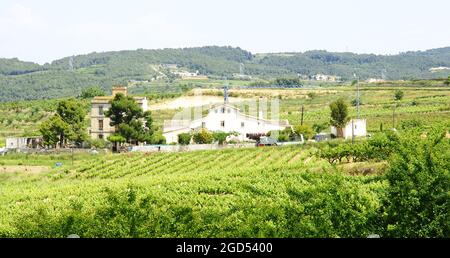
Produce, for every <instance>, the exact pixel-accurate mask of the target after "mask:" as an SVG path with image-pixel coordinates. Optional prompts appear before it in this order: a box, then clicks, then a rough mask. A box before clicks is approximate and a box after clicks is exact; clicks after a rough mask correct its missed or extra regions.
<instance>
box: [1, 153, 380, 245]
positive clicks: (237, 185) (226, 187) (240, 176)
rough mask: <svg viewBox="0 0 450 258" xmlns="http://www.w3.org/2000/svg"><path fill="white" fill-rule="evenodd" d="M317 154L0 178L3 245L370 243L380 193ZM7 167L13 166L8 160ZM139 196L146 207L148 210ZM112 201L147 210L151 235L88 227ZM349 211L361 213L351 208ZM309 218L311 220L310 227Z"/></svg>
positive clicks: (173, 157)
mask: <svg viewBox="0 0 450 258" xmlns="http://www.w3.org/2000/svg"><path fill="white" fill-rule="evenodd" d="M315 151H316V150H315V149H314V148H307V149H303V148H301V147H299V146H290V147H281V148H272V147H268V148H252V149H236V150H229V149H227V150H219V151H194V152H187V153H157V154H139V153H132V154H120V155H111V154H106V155H102V156H101V157H95V158H92V157H91V158H90V157H76V158H75V159H76V160H75V164H74V166H70V165H68V166H67V167H64V166H63V167H59V168H52V169H50V171H49V172H48V173H43V174H41V175H34V176H27V177H25V176H21V175H20V174H16V175H2V176H3V178H2V179H3V180H1V181H0V182H1V183H0V186H1V188H0V189H1V190H0V191H1V192H0V193H1V194H0V203H1V207H0V212H1V214H0V215H1V216H0V218H1V219H0V235H3V236H26V237H35V236H56V237H65V235H66V234H70V233H76V234H79V235H80V236H84V237H88V236H90V237H105V236H110V237H125V236H139V237H143V236H144V237H180V236H186V237H193V236H197V237H198V236H200V237H207V236H214V237H220V236H223V237H225V236H228V237H232V236H248V237H268V236H326V235H332V236H358V235H360V236H363V235H364V234H368V233H370V232H368V231H367V230H368V229H366V228H364V227H365V223H367V218H366V215H365V214H367V213H368V212H371V211H373V210H375V209H376V208H377V207H378V206H379V201H377V195H378V194H379V193H380V190H382V189H383V187H384V183H382V182H381V181H378V180H375V181H373V179H374V178H375V177H373V176H367V177H358V176H356V177H350V176H345V175H344V174H343V173H342V172H339V171H338V170H336V168H333V167H332V166H331V165H330V164H329V163H328V162H327V161H326V160H323V159H319V158H317V157H316V155H314V152H315ZM36 155H38V154H36ZM14 158H19V156H17V157H13V159H14ZM34 158H37V159H38V158H39V157H38V156H36V157H28V162H30V163H32V162H33V159H34ZM1 159H2V158H0V160H1ZM24 160H25V159H22V160H21V162H22V163H25V161H24ZM81 160H83V162H80V161H81ZM67 163H69V162H67ZM3 164H12V161H11V160H10V161H9V162H7V160H6V158H4V159H3ZM69 164H70V163H69ZM111 192H112V193H113V194H111ZM114 193H115V194H114ZM129 194H133V195H134V194H135V195H136V196H134V197H133V198H136V199H133V200H130V199H129V198H131V197H130V196H128V195H129ZM127 196H128V197H127ZM144 196H145V198H150V199H149V200H146V201H145V203H144V199H145V198H144ZM111 198H112V199H111ZM127 198H128V199H127ZM140 198H144V199H140ZM303 198H306V199H307V202H305V201H303ZM110 201H111V202H113V203H115V202H122V201H124V202H125V203H121V204H120V205H125V206H123V207H122V208H120V209H121V210H122V209H125V210H122V211H123V212H128V211H126V209H128V208H129V209H137V210H139V212H143V211H142V210H141V208H142V207H143V206H142V205H144V204H145V205H148V206H149V207H148V210H146V211H147V212H150V213H151V214H141V215H142V216H144V215H145V218H146V219H145V221H144V222H142V223H144V224H143V225H142V226H143V227H144V228H145V227H147V230H148V231H137V232H130V231H127V230H128V229H127V230H125V229H123V230H124V231H122V230H121V229H120V228H119V229H117V226H118V225H115V226H116V228H115V229H114V230H113V229H112V228H111V229H108V228H109V226H107V225H97V226H95V225H93V224H90V223H91V222H92V223H94V224H95V223H96V222H97V220H96V219H95V218H96V217H95V216H98V214H97V215H95V214H96V212H100V211H102V212H105V210H103V208H104V204H105V202H106V203H108V202H110ZM147 202H148V203H147ZM335 202H339V203H341V204H342V205H345V206H348V208H349V209H348V212H349V213H351V214H347V215H344V214H343V215H342V216H351V217H352V218H354V219H355V220H357V221H352V223H356V224H354V225H349V227H345V228H344V227H342V228H340V227H341V226H342V225H340V224H341V223H344V224H345V223H348V222H346V221H345V220H342V221H340V222H337V223H339V225H338V224H335V223H336V222H334V221H333V220H334V218H333V217H334V216H332V214H321V213H322V212H324V211H325V210H326V209H329V208H330V207H331V206H330V207H327V206H329V205H335V204H336V203H335ZM113 203H112V204H111V205H113ZM115 205H119V203H115ZM353 206H354V207H359V208H357V209H356V210H354V209H353V208H350V207H353ZM110 208H111V207H110ZM110 212H112V211H110ZM116 212H121V211H119V210H117V211H116ZM284 212H286V213H289V212H296V213H299V212H300V213H301V212H304V213H306V214H308V216H306V217H304V219H303V220H300V221H296V222H295V223H294V224H292V223H291V222H289V221H286V219H294V217H291V215H288V214H284ZM313 214H316V215H317V216H316V217H309V216H312V215H313ZM122 215H123V214H122ZM67 216H69V217H70V218H69V217H67ZM78 216H79V217H78ZM91 216H94V217H91ZM124 216H125V215H123V216H120V218H116V219H118V220H117V221H116V220H113V221H110V222H108V223H113V224H114V223H119V224H120V223H125V221H122V222H120V221H119V220H121V219H129V218H126V216H125V217H124ZM147 216H150V217H151V219H150V218H148V217H147ZM285 216H286V218H285ZM282 217H283V218H282ZM90 220H92V221H90ZM60 223H62V224H60ZM79 223H81V224H79ZM127 223H128V222H127ZM279 223H282V224H279ZM63 224H64V225H63ZM111 226H112V227H113V225H112V224H111ZM122 226H124V225H122ZM122 226H120V227H122ZM350 226H351V227H350ZM99 227H101V228H99ZM290 227H291V228H290ZM292 227H296V229H295V230H294V229H293V228H292ZM297 227H298V228H297ZM144 228H141V229H140V230H143V229H144ZM289 228H290V229H289ZM319 229H320V230H319Z"/></svg>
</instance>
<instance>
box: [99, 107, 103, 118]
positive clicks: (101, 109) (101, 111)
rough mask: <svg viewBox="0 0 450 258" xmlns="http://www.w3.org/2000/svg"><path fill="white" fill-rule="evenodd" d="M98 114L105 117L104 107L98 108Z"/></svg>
mask: <svg viewBox="0 0 450 258" xmlns="http://www.w3.org/2000/svg"><path fill="white" fill-rule="evenodd" d="M98 114H99V115H100V116H103V106H99V107H98Z"/></svg>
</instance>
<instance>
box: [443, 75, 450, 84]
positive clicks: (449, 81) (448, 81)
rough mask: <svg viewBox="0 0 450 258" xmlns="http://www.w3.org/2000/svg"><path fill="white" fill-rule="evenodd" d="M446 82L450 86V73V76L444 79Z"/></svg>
mask: <svg viewBox="0 0 450 258" xmlns="http://www.w3.org/2000/svg"><path fill="white" fill-rule="evenodd" d="M444 84H445V85H446V86H450V75H449V76H448V78H447V80H445V81H444Z"/></svg>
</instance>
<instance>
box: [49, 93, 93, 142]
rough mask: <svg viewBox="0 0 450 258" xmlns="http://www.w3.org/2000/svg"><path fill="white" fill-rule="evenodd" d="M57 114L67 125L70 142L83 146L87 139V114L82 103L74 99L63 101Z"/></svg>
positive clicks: (58, 107) (57, 109) (59, 104)
mask: <svg viewBox="0 0 450 258" xmlns="http://www.w3.org/2000/svg"><path fill="white" fill-rule="evenodd" d="M56 113H57V114H58V115H59V116H60V117H61V119H62V120H63V121H64V122H65V123H66V124H67V127H68V130H69V132H67V133H66V134H67V136H68V140H70V141H73V142H74V143H75V144H76V145H78V146H79V145H81V144H82V143H83V141H85V140H86V139H87V133H86V123H85V117H86V113H87V112H86V109H85V108H84V107H83V106H82V105H81V102H79V101H77V100H76V99H74V98H71V99H67V100H62V101H60V102H59V103H58V106H57V108H56Z"/></svg>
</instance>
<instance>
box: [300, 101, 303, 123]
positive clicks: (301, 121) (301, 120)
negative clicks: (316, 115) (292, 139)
mask: <svg viewBox="0 0 450 258" xmlns="http://www.w3.org/2000/svg"><path fill="white" fill-rule="evenodd" d="M303 112H304V106H303V105H302V116H301V119H300V125H303Z"/></svg>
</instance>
